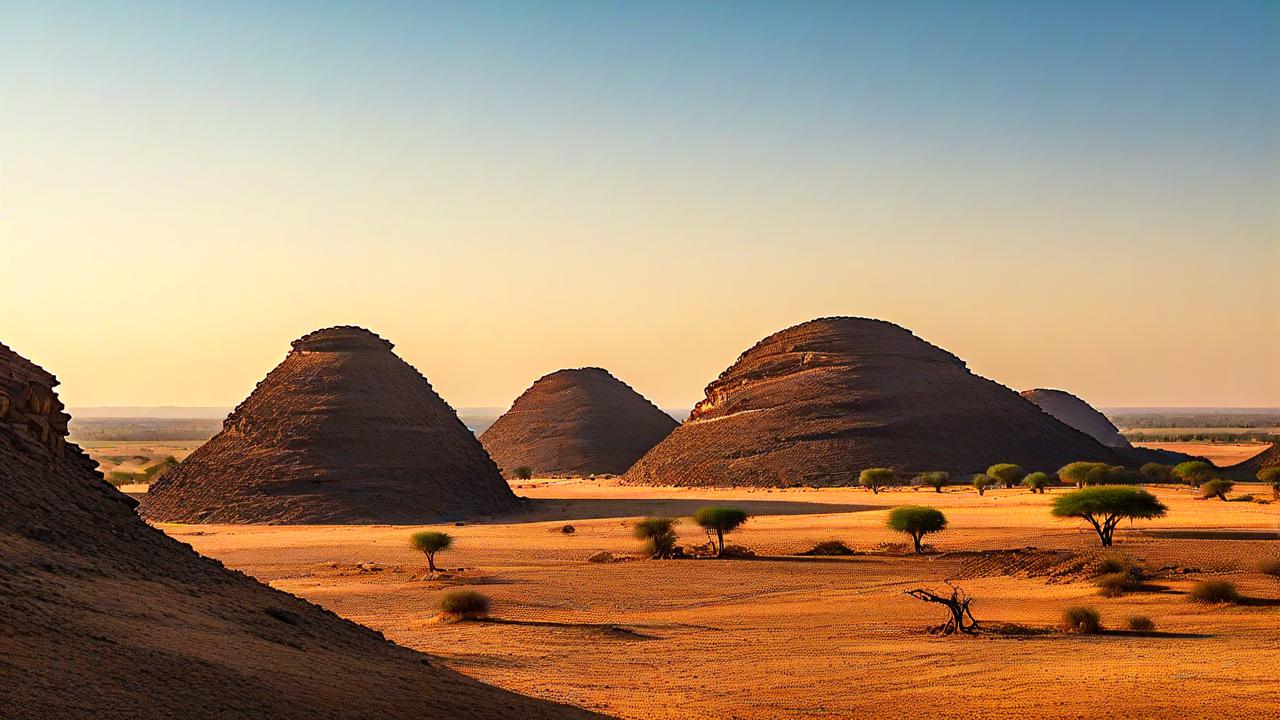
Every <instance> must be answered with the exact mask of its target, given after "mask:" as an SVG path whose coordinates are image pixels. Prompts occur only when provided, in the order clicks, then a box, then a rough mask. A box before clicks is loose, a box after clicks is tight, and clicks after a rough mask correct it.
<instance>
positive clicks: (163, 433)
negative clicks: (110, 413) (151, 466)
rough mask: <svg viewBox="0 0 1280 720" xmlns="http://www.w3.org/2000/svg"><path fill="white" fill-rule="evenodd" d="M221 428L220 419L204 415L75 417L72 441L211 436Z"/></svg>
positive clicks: (206, 438) (173, 438) (120, 440)
mask: <svg viewBox="0 0 1280 720" xmlns="http://www.w3.org/2000/svg"><path fill="white" fill-rule="evenodd" d="M221 430H222V421H221V420H210V419H204V418H194V419H181V420H170V419H168V418H72V419H71V423H70V425H69V427H68V431H69V434H70V436H71V440H72V442H86V441H88V442H93V441H97V442H103V441H111V442H133V441H142V440H208V439H209V438H211V437H213V436H214V435H217V434H218V432H219V431H221Z"/></svg>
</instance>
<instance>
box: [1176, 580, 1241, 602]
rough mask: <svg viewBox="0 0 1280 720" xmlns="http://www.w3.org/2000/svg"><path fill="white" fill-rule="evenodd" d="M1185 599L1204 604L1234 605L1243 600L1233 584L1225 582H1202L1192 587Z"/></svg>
mask: <svg viewBox="0 0 1280 720" xmlns="http://www.w3.org/2000/svg"><path fill="white" fill-rule="evenodd" d="M1187 598H1188V599H1189V600H1191V601H1192V602H1198V603H1205V604H1214V603H1216V604H1225V603H1233V604H1234V603H1238V602H1240V601H1241V600H1242V599H1243V598H1242V597H1241V595H1240V591H1239V590H1237V589H1236V585H1235V583H1233V582H1228V581H1226V580H1202V581H1200V582H1198V583H1196V584H1195V585H1194V586H1192V588H1191V591H1190V592H1188V593H1187Z"/></svg>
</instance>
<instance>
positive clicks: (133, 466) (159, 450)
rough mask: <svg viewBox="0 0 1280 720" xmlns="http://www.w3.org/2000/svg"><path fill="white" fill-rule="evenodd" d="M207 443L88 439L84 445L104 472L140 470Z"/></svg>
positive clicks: (178, 457) (82, 445) (178, 456)
mask: <svg viewBox="0 0 1280 720" xmlns="http://www.w3.org/2000/svg"><path fill="white" fill-rule="evenodd" d="M203 444H204V441H203V440H177V441H171V440H142V441H137V442H133V441H130V442H116V441H110V440H103V441H85V442H82V443H79V445H80V447H82V448H84V451H85V452H86V453H88V454H89V457H91V458H93V459H94V460H97V461H98V469H99V470H101V471H102V474H103V475H108V474H110V473H111V472H114V471H120V472H131V473H137V472H142V471H143V469H145V468H147V467H149V466H151V465H154V464H156V463H158V462H160V461H161V460H164V459H165V457H167V456H169V455H172V456H173V457H175V458H177V459H178V460H179V461H181V460H182V459H183V458H185V457H186V456H188V455H190V454H191V453H193V452H195V450H196V448H198V447H200V446H201V445H203Z"/></svg>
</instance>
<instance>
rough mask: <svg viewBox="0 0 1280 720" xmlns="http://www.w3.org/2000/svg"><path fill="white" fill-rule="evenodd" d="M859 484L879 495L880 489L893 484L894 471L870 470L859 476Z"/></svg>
mask: <svg viewBox="0 0 1280 720" xmlns="http://www.w3.org/2000/svg"><path fill="white" fill-rule="evenodd" d="M858 484H859V485H861V486H862V487H864V488H866V489H868V490H870V491H871V492H872V494H875V495H879V494H880V488H882V487H885V486H886V485H892V484H893V471H892V470H890V469H889V468H869V469H867V470H863V471H862V472H861V473H859V474H858Z"/></svg>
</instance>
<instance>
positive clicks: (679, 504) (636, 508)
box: [499, 498, 884, 523]
mask: <svg viewBox="0 0 1280 720" xmlns="http://www.w3.org/2000/svg"><path fill="white" fill-rule="evenodd" d="M523 505H524V509H523V510H521V511H518V512H516V513H513V514H511V515H508V516H506V517H503V518H502V519H501V520H499V522H504V523H532V522H553V521H560V520H591V519H601V518H623V517H646V516H655V515H661V516H666V517H688V516H691V515H693V514H694V513H695V512H697V511H698V509H699V508H703V507H706V506H707V505H732V506H733V507H736V508H741V509H742V510H744V511H745V512H746V513H747V514H748V515H751V516H753V517H754V516H761V515H831V514H836V513H852V512H863V511H867V510H884V507H883V506H879V505H853V504H849V503H817V502H798V501H790V500H719V499H715V498H688V499H686V498H653V499H649V498H524V499H523Z"/></svg>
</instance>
